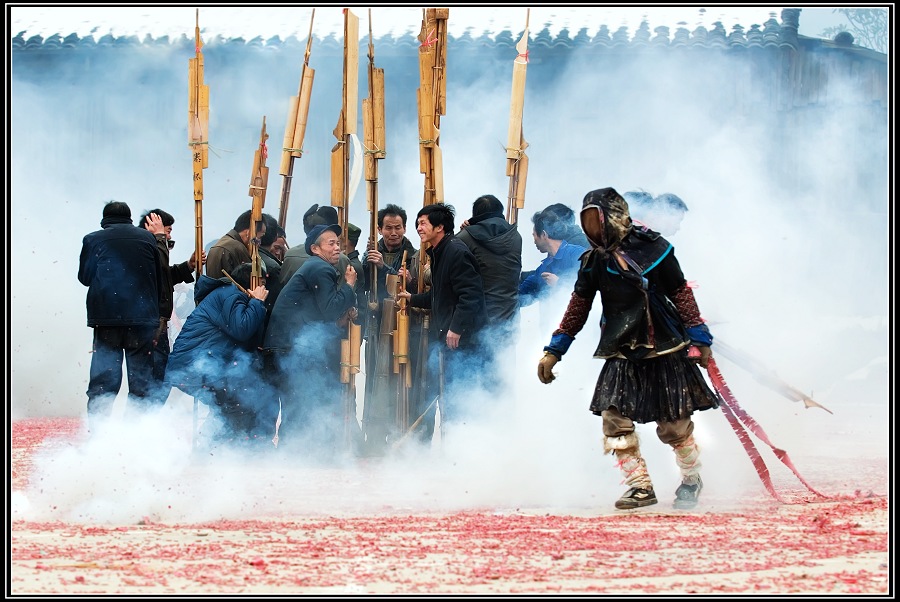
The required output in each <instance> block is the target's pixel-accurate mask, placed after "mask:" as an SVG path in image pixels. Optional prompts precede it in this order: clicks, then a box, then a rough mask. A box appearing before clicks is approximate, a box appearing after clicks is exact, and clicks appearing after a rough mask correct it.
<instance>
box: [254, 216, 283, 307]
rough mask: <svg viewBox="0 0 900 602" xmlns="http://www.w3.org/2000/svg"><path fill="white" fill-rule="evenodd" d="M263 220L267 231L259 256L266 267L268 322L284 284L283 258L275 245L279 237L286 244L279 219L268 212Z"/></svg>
mask: <svg viewBox="0 0 900 602" xmlns="http://www.w3.org/2000/svg"><path fill="white" fill-rule="evenodd" d="M262 216H263V221H264V222H265V223H266V233H265V234H263V236H262V238H260V239H259V257H260V259H261V260H262V262H263V265H264V266H265V269H266V290H268V291H269V296H268V297H267V298H266V323H267V324H268V322H269V318H268V316H270V315H271V314H272V308H273V307H275V301H277V300H278V294H279V293H280V292H281V288H282V286H283V284H282V282H281V259H279V258H278V256H277V255H276V253H275V251H274V250H273V245H276V244H277V242H278V241H279V239H281V242H282V244H284V236H285V234H284V229H283V228H282V227H281V226H279V225H278V220H277V219H275V217H274V216H272V215H269V214H268V213H263V214H262Z"/></svg>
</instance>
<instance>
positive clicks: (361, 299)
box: [79, 188, 718, 508]
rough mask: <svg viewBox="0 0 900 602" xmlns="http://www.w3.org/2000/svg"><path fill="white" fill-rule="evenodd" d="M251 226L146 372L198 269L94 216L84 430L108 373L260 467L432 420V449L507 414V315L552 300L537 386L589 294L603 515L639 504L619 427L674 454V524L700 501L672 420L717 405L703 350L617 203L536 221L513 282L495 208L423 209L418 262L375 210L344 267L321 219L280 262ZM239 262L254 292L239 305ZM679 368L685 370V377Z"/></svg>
mask: <svg viewBox="0 0 900 602" xmlns="http://www.w3.org/2000/svg"><path fill="white" fill-rule="evenodd" d="M672 196H674V195H672ZM675 198H676V199H677V197H675ZM678 201H679V202H680V199H678ZM670 202H671V201H670ZM682 204H683V203H682ZM684 209H686V206H685V207H684ZM262 218H263V219H262V220H261V221H260V222H257V223H256V224H253V226H254V227H253V228H251V212H250V211H246V212H244V213H242V214H241V215H240V216H238V218H237V220H236V221H235V224H234V227H233V228H232V229H231V230H229V231H228V232H227V233H226V234H225V235H224V236H222V237H221V238H220V239H219V240H218V241H217V242H215V243H214V244H213V245H212V246H211V247H210V248H209V249H208V253H204V255H203V256H202V257H201V262H202V264H205V266H206V273H205V274H202V275H200V276H199V278H198V279H197V282H196V284H195V287H194V300H195V303H196V307H195V309H194V310H193V311H192V312H191V313H190V315H189V316H188V317H187V319H186V320H185V322H184V325H183V327H182V329H181V331H180V332H179V334H178V336H177V337H176V338H175V340H174V344H173V345H172V348H171V353H170V354H169V355H168V358H165V359H158V358H161V356H163V355H165V351H167V350H168V349H167V348H168V341H167V340H165V341H164V340H163V337H162V334H161V333H162V331H164V330H165V320H166V319H168V317H170V315H171V312H172V303H171V297H172V287H173V286H174V284H176V283H179V282H191V281H192V280H193V276H192V272H193V271H194V270H195V269H196V267H197V262H196V259H195V257H194V255H192V256H191V258H190V259H189V260H188V261H187V262H184V263H183V264H178V265H174V266H169V265H168V262H169V259H168V251H169V248H170V244H171V243H170V242H169V241H170V239H171V223H172V221H173V220H172V219H171V216H170V215H168V214H166V213H165V212H163V211H161V210H154V211H151V212H148V213H147V214H145V215H144V216H142V218H141V223H140V224H138V227H137V228H135V227H133V226H132V224H131V220H130V210H129V209H128V207H127V205H125V204H124V203H118V202H110V203H108V204H107V205H106V207H105V208H104V220H103V222H101V226H102V229H101V230H100V231H98V232H94V233H91V234H89V235H87V236H86V237H85V240H84V248H83V250H82V258H81V263H82V265H81V267H80V269H79V279H80V280H81V282H82V283H83V284H85V285H87V286H89V291H88V301H87V304H88V325H89V326H91V327H93V328H94V350H95V354H94V361H93V362H92V366H91V382H90V385H89V388H88V415H89V419H92V420H93V419H96V418H97V417H101V416H105V415H108V414H109V411H110V409H111V404H112V399H114V396H115V394H116V393H117V392H118V389H119V387H120V385H121V368H122V355H123V354H124V355H125V356H126V358H127V371H128V372H127V373H128V378H129V393H130V396H131V398H132V399H134V400H135V402H134V403H135V404H137V406H138V407H140V408H141V409H147V408H152V407H159V406H160V405H162V404H164V403H165V398H166V397H167V396H168V392H169V390H170V389H171V387H173V386H174V387H177V388H178V389H180V390H182V391H183V392H185V393H187V394H188V395H191V396H194V397H195V398H197V399H199V400H200V401H202V402H203V403H204V404H206V405H207V406H208V407H209V408H210V417H211V419H210V426H213V425H214V428H215V432H214V433H213V437H214V438H215V439H216V440H217V441H219V442H227V443H230V444H233V445H234V444H238V445H242V446H247V445H250V446H255V447H267V448H270V449H271V448H272V447H273V446H272V443H273V442H274V443H275V446H277V448H278V449H279V450H287V451H285V452H283V453H285V454H288V455H295V454H297V455H301V456H303V457H306V458H309V459H322V460H325V461H329V462H330V461H333V460H335V459H336V458H346V457H348V456H354V455H369V454H373V455H383V454H385V453H386V452H387V451H388V450H389V448H390V447H391V446H396V445H397V444H398V443H400V442H402V441H404V440H405V439H406V438H408V437H410V436H411V435H413V436H415V438H416V439H418V440H419V441H422V442H428V441H430V440H431V439H432V437H433V436H434V429H435V425H436V415H437V410H438V408H439V410H440V424H441V427H442V436H446V433H447V431H450V432H452V431H453V429H454V427H455V425H458V424H461V423H464V422H466V421H468V420H471V419H475V418H477V417H478V416H479V415H480V414H483V412H484V411H485V406H486V405H488V404H485V403H483V400H482V399H479V398H478V395H477V394H473V393H474V392H480V393H482V394H483V395H484V396H486V397H489V398H490V399H491V401H492V404H493V405H497V404H501V403H504V400H505V401H506V403H509V402H510V401H511V398H510V395H509V394H507V393H504V392H503V391H504V389H503V387H502V383H503V379H502V378H501V376H500V365H499V362H498V354H497V352H496V350H495V349H494V348H493V345H494V344H495V343H496V341H504V342H505V344H506V345H509V342H510V341H515V337H516V336H517V335H518V323H519V311H520V308H522V307H524V306H527V305H529V304H531V303H533V302H535V301H539V302H546V301H548V300H549V299H551V298H552V296H553V293H554V292H555V293H558V294H559V295H564V296H565V295H569V302H568V307H567V308H566V310H565V314H564V315H563V318H562V321H561V322H556V321H555V320H556V319H557V318H558V317H559V316H558V314H557V315H553V314H549V313H548V315H546V316H544V315H542V318H541V322H542V327H544V328H546V329H547V331H550V330H551V328H550V327H548V326H547V325H548V324H551V323H553V324H554V325H555V324H557V323H558V324H559V327H558V328H556V330H555V331H553V335H552V337H551V340H550V344H549V345H547V346H546V347H545V354H544V357H543V358H542V359H541V361H540V363H539V366H538V377H539V379H540V380H541V381H542V382H544V383H549V382H551V381H552V380H553V379H554V378H555V376H554V375H553V373H552V371H551V369H552V367H553V365H554V364H555V363H556V362H558V361H559V360H560V359H561V358H562V356H563V354H564V353H565V352H566V351H567V350H568V347H569V345H570V344H571V342H572V340H573V338H574V336H575V335H576V334H577V333H578V332H579V331H580V329H581V328H582V327H583V325H584V323H585V321H586V319H587V315H588V312H589V311H590V306H591V301H592V300H593V297H594V295H595V293H596V292H600V296H601V302H602V304H603V308H604V310H603V316H602V322H603V330H602V332H603V334H602V336H601V341H600V345H599V347H598V349H597V352H596V354H595V357H599V358H603V359H604V360H605V362H604V366H603V369H602V370H601V373H600V378H599V380H598V383H597V387H596V391H595V395H594V398H593V400H592V402H591V405H590V410H591V411H592V412H593V413H594V414H596V415H599V416H602V418H603V432H604V437H605V439H604V441H605V450H606V451H607V452H608V453H614V454H615V455H616V458H617V460H618V463H619V466H620V467H621V468H622V470H623V473H624V474H625V483H627V484H628V485H629V486H630V489H629V490H628V492H626V494H625V495H623V497H622V498H621V499H620V500H619V501H618V502H617V503H616V507H617V508H635V507H640V506H645V505H648V504H652V503H655V502H656V497H655V493H654V491H653V487H652V483H651V481H650V478H649V475H648V474H647V471H646V465H645V463H644V462H643V459H642V457H641V455H640V449H639V445H638V442H637V437H636V434H635V432H634V428H635V427H634V423H635V422H637V423H644V422H656V423H657V434H658V436H659V438H660V439H661V440H662V441H663V442H664V443H667V444H669V445H671V446H672V448H673V450H674V451H675V455H676V461H677V463H678V466H679V467H680V468H681V469H682V473H683V483H682V486H681V487H679V490H678V492H677V494H676V505H678V504H680V505H681V507H692V505H693V504H695V503H696V500H697V496H698V495H699V491H700V488H701V487H702V483H701V481H700V479H699V460H698V459H697V455H698V453H699V452H698V447H697V446H696V443H695V442H694V440H693V435H692V432H693V423H692V422H691V417H690V416H691V414H692V413H693V412H694V411H695V410H702V409H707V408H712V407H717V405H718V402H717V399H716V397H715V394H714V393H712V392H711V390H710V389H709V387H708V386H707V385H706V383H705V381H704V380H703V378H702V375H701V373H700V372H699V370H698V368H697V364H698V363H699V364H700V365H701V366H705V363H706V361H707V359H708V357H709V355H710V352H709V347H710V345H711V343H712V337H711V335H709V331H708V329H707V328H706V326H705V324H703V321H702V319H700V314H699V309H697V307H696V302H695V301H694V298H693V294H692V293H691V290H690V288H688V287H687V285H686V281H685V279H684V277H683V275H682V273H681V269H680V267H679V265H678V262H677V260H676V259H675V257H674V252H673V250H672V246H671V244H670V243H669V242H668V241H666V240H665V239H664V238H663V237H662V236H661V235H660V234H659V233H658V232H655V231H653V230H651V229H649V228H648V227H646V226H642V225H640V224H635V223H633V222H632V220H631V218H630V216H629V212H628V203H627V202H626V200H625V199H624V198H623V197H622V196H621V195H619V194H618V193H617V192H616V191H615V190H613V189H611V188H606V189H600V190H596V191H592V192H591V193H588V195H587V196H586V197H585V199H584V203H583V208H582V210H581V212H580V222H581V225H580V226H579V223H578V221H577V220H576V216H575V212H574V211H573V210H572V209H571V208H569V207H567V206H566V205H563V204H559V203H557V204H554V205H550V206H548V207H546V208H545V209H543V210H541V211H539V212H537V213H535V214H534V215H533V216H532V219H531V221H532V236H533V239H534V244H535V246H536V248H537V249H538V250H539V251H541V252H542V253H545V254H546V257H545V258H544V260H543V261H542V262H541V264H540V265H539V266H538V267H537V269H535V270H534V271H531V272H523V270H522V237H521V234H520V233H519V230H518V228H517V225H516V224H514V223H509V221H507V219H506V218H505V217H504V205H503V203H502V202H501V201H500V200H499V199H497V198H496V197H495V196H493V195H483V196H480V197H478V198H477V199H476V200H475V201H474V202H473V204H472V212H471V216H470V217H469V218H467V219H466V220H464V221H463V222H462V224H461V225H460V228H459V230H458V231H457V229H456V222H455V218H456V212H455V209H454V208H453V207H452V206H450V205H447V204H444V203H436V204H432V205H426V206H424V207H422V208H421V209H420V210H419V211H418V213H417V215H416V218H415V229H416V232H417V234H418V237H419V244H418V245H416V244H414V243H413V242H412V241H410V240H409V238H407V236H406V232H407V214H406V211H405V210H404V209H402V208H401V207H399V206H397V205H394V204H388V205H386V206H384V207H383V208H381V209H380V210H379V211H378V214H377V230H378V234H379V235H380V238H376V237H375V236H374V235H373V236H370V237H369V240H368V242H367V244H366V249H365V252H364V253H363V254H362V257H360V256H359V253H358V251H356V246H357V244H358V241H359V237H360V234H361V230H360V228H358V227H356V226H354V225H352V224H348V226H347V230H348V231H347V232H346V233H345V232H344V231H343V229H342V228H341V226H340V225H339V224H338V216H337V212H336V210H335V209H334V208H333V207H331V206H322V207H319V206H318V205H313V206H312V207H310V209H309V210H308V211H307V212H306V214H305V215H304V216H303V228H304V233H305V235H306V238H305V241H304V243H303V244H302V245H295V246H293V247H288V245H287V241H286V234H285V232H284V229H283V228H281V227H279V225H278V223H277V221H276V220H275V219H274V218H273V217H271V216H269V215H268V214H263V216H262ZM166 221H168V224H166ZM167 228H168V230H167ZM251 230H252V231H254V232H255V236H256V237H255V239H254V238H252V235H251ZM423 251H424V253H425V257H421V253H422V252H423ZM257 253H258V260H261V261H262V262H263V265H264V279H263V282H262V284H259V285H257V286H253V287H251V281H252V278H251V273H252V265H253V264H252V262H253V260H254V255H256V254H257ZM123 287H124V289H126V290H127V291H128V295H129V296H130V297H129V298H125V297H126V296H125V295H122V294H121V293H122V291H123ZM166 298H168V303H166V301H165V300H166ZM400 324H406V325H408V326H407V327H406V328H403V327H400V326H399V325H400ZM354 327H356V328H358V329H359V330H358V331H360V332H361V338H360V339H357V340H356V341H357V344H360V345H362V344H364V345H365V350H366V352H365V354H364V356H363V357H364V358H365V379H366V380H365V390H364V393H363V403H364V405H363V414H362V417H363V418H362V422H361V423H360V422H359V421H358V420H357V399H356V397H357V395H356V390H355V384H354V382H355V381H354V378H353V376H352V374H354V373H355V369H358V368H359V362H358V360H357V361H356V362H353V361H351V360H349V359H348V358H350V357H353V353H352V349H351V353H350V354H349V355H348V353H347V346H348V345H352V344H353V341H354V337H353V334H352V333H353V329H354ZM401 339H403V340H401ZM362 341H364V343H362ZM160 347H162V348H165V349H159V348H160ZM690 348H697V349H699V351H700V352H699V353H697V354H691V356H690V357H689V354H688V350H689V349H690ZM155 349H159V351H158V352H157V353H156V354H154V353H153V351H154V350H155ZM357 351H358V349H357ZM694 355H696V357H694ZM356 357H359V355H358V354H357V355H356ZM154 362H156V363H154ZM400 365H403V370H400V369H399V366H400ZM117 370H118V372H117ZM116 375H118V380H117V379H116ZM348 375H350V376H349V378H348ZM673 382H678V383H681V384H682V385H684V386H680V387H674V388H673V387H670V386H668V384H669V383H673ZM110 394H111V395H112V398H111V397H110ZM129 403H131V402H129ZM204 425H206V423H204Z"/></svg>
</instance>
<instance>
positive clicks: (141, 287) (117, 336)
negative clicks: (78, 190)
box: [78, 201, 168, 431]
mask: <svg viewBox="0 0 900 602" xmlns="http://www.w3.org/2000/svg"><path fill="white" fill-rule="evenodd" d="M100 227H101V229H100V230H97V231H95V232H91V233H90V234H88V235H86V236H85V237H84V239H83V240H82V245H81V257H80V261H79V265H78V281H79V282H81V283H82V284H83V285H85V286H86V287H88V292H87V300H86V304H87V325H88V326H89V327H90V328H93V329H94V343H93V354H92V355H91V371H90V383H89V384H88V389H87V396H88V403H87V413H88V427H89V428H90V430H92V431H94V430H95V429H96V427H97V422H98V419H101V418H106V417H108V416H109V415H110V413H111V412H112V406H113V402H114V401H115V398H116V395H117V394H118V393H119V389H120V388H121V386H122V362H123V358H124V361H125V363H126V371H127V375H128V395H129V402H128V403H129V408H134V407H137V408H138V409H142V410H145V409H149V408H150V407H151V405H152V403H151V402H152V398H151V397H150V390H151V387H152V384H151V382H152V379H153V356H152V351H153V337H154V335H155V334H156V331H157V329H158V328H159V317H160V290H161V289H162V287H163V282H162V271H163V266H164V265H165V264H164V263H163V261H162V260H161V257H160V253H159V252H158V251H157V242H156V238H155V236H154V234H163V233H164V232H165V229H164V226H163V222H162V220H161V219H160V217H159V216H158V215H156V214H152V215H151V216H150V218H149V220H148V228H149V229H148V230H145V229H144V228H136V227H135V226H134V224H132V222H131V208H129V207H128V205H127V204H126V203H123V202H119V201H110V202H108V203H107V204H106V206H104V207H103V219H102V220H101V222H100ZM166 250H167V251H168V249H166ZM165 261H166V262H168V254H167V255H166V258H165Z"/></svg>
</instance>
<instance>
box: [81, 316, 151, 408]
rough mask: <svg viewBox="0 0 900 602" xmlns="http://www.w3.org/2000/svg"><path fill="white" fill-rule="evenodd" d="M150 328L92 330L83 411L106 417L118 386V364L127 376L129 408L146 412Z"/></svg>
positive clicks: (149, 368) (113, 327)
mask: <svg viewBox="0 0 900 602" xmlns="http://www.w3.org/2000/svg"><path fill="white" fill-rule="evenodd" d="M155 332H156V327H154V326H149V327H147V326H97V327H95V328H94V345H93V355H92V356H91V372H90V383H89V384H88V389H87V396H88V403H87V411H88V414H89V415H101V416H108V415H109V414H110V413H111V412H112V406H113V402H114V401H115V399H116V395H118V393H119V389H120V388H121V387H122V362H123V360H124V361H125V371H126V374H127V377H128V395H129V408H136V409H140V410H146V409H149V408H151V407H152V406H153V405H154V403H153V400H152V398H151V397H150V396H149V393H150V389H151V387H152V382H151V381H152V379H153V355H152V354H153V335H154V334H155Z"/></svg>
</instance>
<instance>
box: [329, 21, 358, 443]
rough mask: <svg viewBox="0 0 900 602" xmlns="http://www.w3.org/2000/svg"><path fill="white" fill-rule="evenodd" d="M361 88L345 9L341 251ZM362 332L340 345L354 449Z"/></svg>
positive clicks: (350, 333)
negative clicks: (351, 148) (352, 140)
mask: <svg viewBox="0 0 900 602" xmlns="http://www.w3.org/2000/svg"><path fill="white" fill-rule="evenodd" d="M358 87H359V18H358V17H357V16H356V15H354V14H353V13H352V12H351V11H350V9H349V8H345V9H344V83H343V93H342V99H341V112H340V115H339V117H338V123H337V126H335V128H334V131H333V134H334V137H335V138H336V139H337V143H335V145H334V147H333V148H332V149H331V204H332V206H334V207H335V208H336V209H337V213H338V223H339V225H340V226H341V248H344V249H346V248H347V223H348V214H349V210H350V145H351V138H352V136H353V134H355V133H356V121H357V102H358V98H359V95H358ZM361 336H362V334H361V328H360V326H359V324H357V323H356V322H354V321H353V320H348V325H347V338H346V339H344V340H342V341H341V383H342V384H343V385H344V442H345V446H346V448H347V449H348V450H350V449H351V446H352V442H353V433H354V431H355V430H358V424H359V423H358V422H357V418H356V374H358V373H359V367H360V357H359V350H360V347H361V345H362V340H361Z"/></svg>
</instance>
